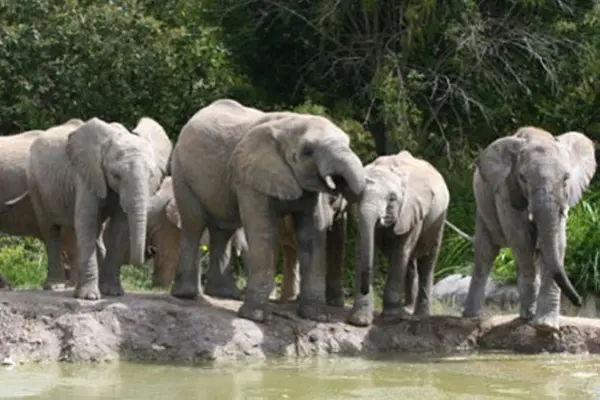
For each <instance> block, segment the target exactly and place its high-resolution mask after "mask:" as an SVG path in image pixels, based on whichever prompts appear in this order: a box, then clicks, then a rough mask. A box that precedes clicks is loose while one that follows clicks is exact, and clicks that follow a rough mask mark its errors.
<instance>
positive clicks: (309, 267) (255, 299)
mask: <svg viewBox="0 0 600 400" xmlns="http://www.w3.org/2000/svg"><path fill="white" fill-rule="evenodd" d="M171 171H172V174H173V189H174V193H175V198H176V200H177V205H178V208H179V212H180V214H181V221H182V236H181V245H180V252H179V264H178V268H177V273H176V276H175V282H174V284H173V286H172V288H171V294H172V295H173V296H175V297H179V298H195V297H196V296H198V285H197V284H196V280H197V277H198V251H199V246H198V244H199V242H200V238H201V236H202V234H203V233H204V230H205V229H206V228H208V230H209V234H210V245H209V248H210V256H211V258H210V268H211V269H217V270H224V269H225V266H226V265H227V264H228V263H229V258H230V249H229V246H228V243H229V239H230V238H231V236H232V234H233V232H234V231H235V230H236V229H238V228H240V227H242V226H243V228H244V231H245V233H246V237H247V239H248V254H247V257H246V262H245V265H246V269H247V271H248V284H247V288H246V292H245V296H244V297H245V299H244V303H243V305H242V306H241V307H240V309H239V311H238V314H239V316H241V317H243V318H247V319H250V320H254V321H257V322H262V321H265V320H266V319H267V318H268V317H269V310H268V297H269V294H270V292H271V289H272V285H273V277H274V272H275V268H274V261H275V257H274V254H275V249H276V244H277V243H276V240H277V227H278V224H279V223H280V219H281V218H282V217H283V216H284V215H286V214H291V215H292V216H293V218H294V222H295V224H296V237H297V241H298V259H299V261H300V274H301V278H302V279H301V282H300V285H301V290H300V298H299V307H298V313H299V315H300V316H301V317H303V318H309V319H315V320H321V319H324V318H325V317H326V315H325V313H324V311H323V308H322V306H323V305H324V304H325V269H326V268H325V265H324V264H325V226H324V225H325V224H324V221H323V215H322V211H321V210H320V209H319V208H320V207H319V204H318V198H319V196H318V194H319V193H320V192H333V191H334V190H337V191H343V192H344V193H354V194H355V195H358V194H359V193H360V192H361V191H362V190H363V188H364V184H365V178H364V168H363V166H362V163H361V161H360V159H359V158H358V156H356V154H354V153H353V152H352V151H351V149H350V139H349V137H348V135H347V134H346V133H344V132H343V131H342V130H340V129H339V128H338V127H337V126H335V125H334V124H333V123H332V122H330V121H329V120H327V119H325V118H323V117H317V116H312V115H306V114H297V113H291V112H271V113H269V112H262V111H259V110H257V109H254V108H250V107H245V106H243V105H241V104H240V103H238V102H236V101H233V100H229V99H225V100H218V101H215V102H213V103H212V104H210V105H209V106H207V107H205V108H203V109H201V110H200V111H198V112H197V113H196V114H195V115H194V116H193V117H192V118H191V119H190V120H189V121H188V122H187V123H186V125H185V126H184V127H183V129H182V130H181V133H180V135H179V140H178V142H177V144H176V145H175V148H174V150H173V155H172V161H171ZM208 278H209V280H208V281H207V285H211V282H210V276H209V277H208Z"/></svg>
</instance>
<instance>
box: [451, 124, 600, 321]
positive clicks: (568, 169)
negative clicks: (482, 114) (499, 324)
mask: <svg viewBox="0 0 600 400" xmlns="http://www.w3.org/2000/svg"><path fill="white" fill-rule="evenodd" d="M595 171H596V160H595V155H594V144H593V142H592V141H591V140H590V139H588V138H587V137H586V136H585V135H583V134H581V133H578V132H567V133H564V134H562V135H559V136H556V137H554V136H553V135H552V134H550V133H548V132H545V131H543V130H540V129H538V128H533V127H523V128H521V129H519V131H517V133H516V134H515V135H512V136H507V137H503V138H500V139H497V140H496V141H494V142H492V143H491V144H490V145H489V146H488V147H487V148H486V149H485V150H484V151H483V152H482V154H481V155H480V158H479V160H478V162H477V168H476V170H475V173H474V176H473V189H474V191H475V200H476V205H477V217H476V223H475V266H474V270H473V277H472V279H471V283H470V286H469V292H468V295H467V299H466V301H465V306H464V311H463V316H464V317H478V316H479V315H480V314H481V310H482V307H483V301H484V290H485V284H486V282H487V279H488V276H489V273H490V270H491V268H492V264H493V262H494V259H495V258H496V256H497V255H498V252H499V250H500V249H501V248H504V247H510V248H511V249H512V252H513V256H514V258H515V261H516V264H517V271H518V272H517V273H518V275H517V283H518V287H519V299H520V302H521V305H520V317H521V318H522V319H524V320H532V322H531V324H532V325H533V326H534V327H535V328H536V329H539V330H542V331H544V330H550V331H554V330H556V329H558V328H559V307H560V290H561V289H562V290H563V291H564V292H565V295H566V296H567V297H568V298H569V299H570V300H571V301H572V302H573V303H574V304H575V305H577V306H580V305H581V297H580V296H579V294H578V293H577V292H576V291H575V289H574V288H573V285H572V284H571V282H570V281H569V279H568V277H567V276H566V273H565V271H564V257H565V251H566V242H567V238H566V225H567V213H568V210H569V208H570V207H574V206H575V205H576V204H577V203H578V202H579V200H580V199H581V196H582V195H583V193H584V191H585V189H586V188H587V186H588V185H589V183H590V181H591V179H592V177H593V175H594V173H595ZM538 271H539V272H538ZM540 273H541V279H540V276H539V274H540Z"/></svg>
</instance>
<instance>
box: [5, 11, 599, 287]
mask: <svg viewBox="0 0 600 400" xmlns="http://www.w3.org/2000/svg"><path fill="white" fill-rule="evenodd" d="M599 38H600V5H599V4H598V2H591V1H587V0H586V1H584V0H581V1H579V0H578V1H572V2H568V7H567V3H565V2H556V1H550V0H536V1H531V0H515V1H512V2H509V3H507V4H504V3H503V2H481V1H475V0H465V1H462V2H436V1H433V0H425V1H423V0H421V1H417V0H409V1H403V2H397V1H390V0H369V1H364V0H361V1H356V0H351V1H348V2H339V1H333V0H318V1H307V0H300V1H297V0H294V1H292V0H269V1H264V0H244V1H238V0H203V1H201V2H198V1H192V0H165V1H157V0H109V1H101V2H95V1H90V0H68V1H59V0H20V1H16V0H0V132H2V134H12V133H16V132H19V131H23V130H26V129H35V128H45V127H48V126H51V125H54V124H57V123H60V122H63V121H65V120H67V119H69V118H75V117H78V118H82V119H86V118H89V117H92V116H98V117H101V118H104V119H107V120H112V121H119V122H122V123H124V124H126V125H127V126H130V127H132V126H133V125H134V124H135V123H136V122H137V120H138V119H139V118H140V117H141V116H143V115H148V116H151V117H153V118H156V119H157V120H158V121H159V122H160V123H161V124H163V125H164V127H165V129H166V130H167V132H168V133H169V134H170V136H171V138H172V139H173V140H176V138H177V135H178V132H179V130H180V129H181V127H182V125H183V124H184V123H185V122H186V121H187V120H188V119H189V118H190V117H191V115H192V114H193V113H195V112H196V111H197V110H198V109H199V108H201V107H203V106H205V105H207V104H208V103H210V102H211V101H213V100H215V99H218V98H223V97H230V98H234V99H236V100H238V101H240V102H242V103H246V104H248V105H252V106H254V107H258V108H262V109H264V110H284V109H287V110H295V111H299V112H306V113H312V114H317V115H323V116H326V117H327V118H330V119H331V120H332V121H334V122H335V123H337V124H338V125H339V126H340V127H341V128H342V129H343V130H344V131H346V132H347V133H348V135H349V136H350V138H351V146H352V148H353V150H354V151H355V152H356V153H357V154H358V155H359V157H360V158H361V159H362V161H363V163H365V164H367V163H369V162H371V161H372V160H373V159H374V158H375V157H376V156H377V153H379V154H385V153H390V152H395V151H397V150H398V149H408V150H410V151H411V152H413V153H414V154H415V155H417V156H420V157H423V158H425V159H426V160H428V161H430V162H431V163H432V164H433V165H435V166H436V167H437V168H438V169H439V170H440V171H441V173H442V174H443V175H444V178H445V179H446V182H447V184H448V187H449V189H450V193H451V202H450V208H449V210H448V215H447V219H448V220H449V221H451V222H452V223H453V224H454V225H456V226H457V227H458V228H459V229H461V230H463V231H464V232H467V233H469V234H473V230H474V213H475V203H474V198H473V191H472V183H471V181H472V172H473V161H474V159H475V157H477V154H478V152H479V149H480V148H481V147H484V146H486V145H487V144H489V143H490V142H491V141H492V140H493V139H495V138H497V137H498V136H501V135H505V134H507V133H511V132H514V130H515V129H516V128H517V127H519V126H521V125H525V124H527V125H537V126H541V127H543V128H546V129H548V130H550V131H552V132H554V133H560V132H564V131H567V130H580V131H584V132H585V133H586V134H588V135H589V136H590V137H591V138H593V139H595V140H598V139H600V122H599V121H600V114H599V113H600V80H599V79H598V76H600V39H599ZM376 150H377V151H376ZM599 193H600V187H598V186H597V185H596V186H594V187H593V188H592V189H590V190H589V191H588V193H587V194H586V196H585V197H584V199H583V200H582V202H581V203H580V204H579V205H578V206H577V207H576V208H574V209H573V210H571V215H570V218H569V223H568V250H567V256H566V262H565V263H566V265H567V270H568V273H569V275H570V277H571V278H572V279H573V280H574V281H575V282H576V283H577V287H578V289H579V290H582V291H592V292H600V287H598V286H599V285H600V283H598V282H600V280H599V279H597V276H598V273H599V272H598V261H597V260H598V252H597V251H596V243H598V240H599V239H600V233H599V230H598V226H599V224H598V213H600V200H598V196H599ZM2 240H5V239H2ZM354 241H355V227H354V226H353V224H352V223H351V224H350V226H349V228H348V241H347V264H348V268H347V270H346V271H347V272H346V278H347V279H346V281H347V286H348V288H349V291H351V290H352V285H353V279H354V276H353V275H354V273H353V270H354V262H355V258H354ZM11 243H12V244H10V245H7V246H4V247H3V249H2V250H0V273H2V274H4V275H5V276H6V277H7V278H8V279H9V280H12V281H13V283H15V284H16V285H17V286H32V287H39V285H41V283H42V281H43V280H44V279H45V259H44V258H43V257H44V254H43V253H44V252H43V248H42V247H40V245H39V243H37V242H36V241H30V240H29V239H15V241H14V242H11ZM35 243H37V244H35ZM40 257H42V258H40ZM472 260H473V249H472V245H471V244H470V242H468V241H467V240H465V239H463V238H461V237H460V236H458V235H457V234H456V233H455V232H454V231H452V230H451V229H449V228H447V229H446V230H445V235H444V241H443V248H442V252H441V254H440V258H439V262H438V268H437V271H436V279H439V278H441V277H443V276H445V275H447V274H449V273H454V272H465V273H468V272H469V271H470V268H471V266H472ZM377 264H378V265H379V267H380V268H379V274H377V275H376V276H378V278H377V279H378V283H377V284H378V285H382V282H383V281H382V278H381V277H382V276H383V273H384V272H385V271H386V268H387V265H386V262H385V261H384V260H383V258H382V257H381V256H380V255H378V258H377ZM493 274H494V276H495V277H496V278H497V279H499V280H502V281H505V282H514V280H515V277H516V274H515V265H514V261H513V259H512V255H511V252H510V250H503V251H502V252H501V254H500V256H499V257H498V258H497V259H496V261H495V266H494V272H493ZM123 276H124V280H125V281H126V282H128V283H126V285H131V286H130V287H135V288H147V287H149V285H150V278H149V272H148V271H147V270H145V269H135V268H133V267H129V266H127V267H125V268H124V269H123ZM126 287H127V286H126Z"/></svg>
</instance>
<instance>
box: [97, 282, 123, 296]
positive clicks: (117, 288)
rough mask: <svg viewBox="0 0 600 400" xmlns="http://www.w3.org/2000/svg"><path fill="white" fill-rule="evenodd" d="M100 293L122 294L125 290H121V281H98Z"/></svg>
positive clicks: (105, 294)
mask: <svg viewBox="0 0 600 400" xmlns="http://www.w3.org/2000/svg"><path fill="white" fill-rule="evenodd" d="M100 293H102V295H104V296H115V297H118V296H123V295H124V294H125V291H124V290H123V286H121V282H118V281H115V282H110V281H109V282H100Z"/></svg>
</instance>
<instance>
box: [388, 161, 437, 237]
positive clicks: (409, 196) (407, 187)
mask: <svg viewBox="0 0 600 400" xmlns="http://www.w3.org/2000/svg"><path fill="white" fill-rule="evenodd" d="M396 174H398V173H397V172H396ZM402 175H404V176H402ZM402 175H400V176H399V178H400V179H402V180H403V181H404V183H403V185H404V200H403V201H402V207H400V210H399V211H398V216H397V218H396V224H395V225H394V233H395V234H396V235H404V234H405V233H408V232H409V231H410V230H411V229H412V228H413V227H414V226H416V225H417V224H418V223H419V222H421V221H422V220H423V219H424V218H425V216H426V215H427V212H428V211H429V209H430V208H431V203H432V201H433V191H432V190H431V188H430V187H429V186H428V185H427V184H426V182H424V181H423V180H417V179H414V180H413V181H412V182H410V183H409V181H408V179H409V176H408V174H404V173H403V174H402Z"/></svg>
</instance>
